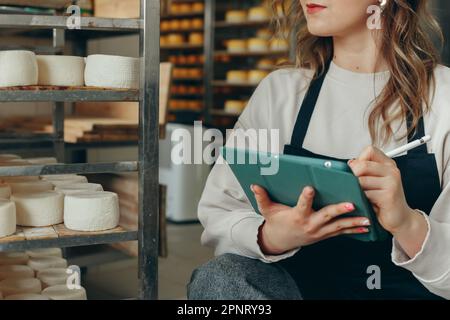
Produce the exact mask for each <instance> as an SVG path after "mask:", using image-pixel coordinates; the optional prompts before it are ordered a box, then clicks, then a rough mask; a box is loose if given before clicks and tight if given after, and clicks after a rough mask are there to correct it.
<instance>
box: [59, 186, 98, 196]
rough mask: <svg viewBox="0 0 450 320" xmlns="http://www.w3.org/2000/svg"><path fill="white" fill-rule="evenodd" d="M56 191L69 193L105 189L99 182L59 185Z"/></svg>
mask: <svg viewBox="0 0 450 320" xmlns="http://www.w3.org/2000/svg"><path fill="white" fill-rule="evenodd" d="M55 191H57V192H61V193H63V194H65V195H68V194H74V193H79V192H86V191H93V192H95V191H103V187H102V185H101V184H97V183H75V184H70V185H63V186H60V187H57V188H56V189H55Z"/></svg>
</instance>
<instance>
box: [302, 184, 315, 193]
mask: <svg viewBox="0 0 450 320" xmlns="http://www.w3.org/2000/svg"><path fill="white" fill-rule="evenodd" d="M304 191H305V192H306V193H307V194H311V193H313V192H314V189H313V188H312V187H310V186H308V187H305V189H304Z"/></svg>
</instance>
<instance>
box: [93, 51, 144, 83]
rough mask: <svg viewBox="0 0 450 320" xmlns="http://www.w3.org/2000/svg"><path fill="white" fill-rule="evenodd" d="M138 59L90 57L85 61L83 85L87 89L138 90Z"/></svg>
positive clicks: (104, 56) (103, 56)
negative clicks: (84, 84)
mask: <svg viewBox="0 0 450 320" xmlns="http://www.w3.org/2000/svg"><path fill="white" fill-rule="evenodd" d="M139 75H140V60H139V59H138V58H129V57H120V56H109V55H100V54H96V55H91V56H89V57H87V60H86V70H85V74H84V77H85V83H86V86H88V87H102V88H117V89H138V88H139Z"/></svg>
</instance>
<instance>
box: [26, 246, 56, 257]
mask: <svg viewBox="0 0 450 320" xmlns="http://www.w3.org/2000/svg"><path fill="white" fill-rule="evenodd" d="M25 253H26V254H27V255H28V256H29V257H30V258H40V257H57V258H62V250H61V249H60V248H44V249H35V250H27V251H25Z"/></svg>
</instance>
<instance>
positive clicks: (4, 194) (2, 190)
mask: <svg viewBox="0 0 450 320" xmlns="http://www.w3.org/2000/svg"><path fill="white" fill-rule="evenodd" d="M10 197H11V187H10V186H9V185H7V184H5V183H2V182H0V199H9V198H10Z"/></svg>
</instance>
